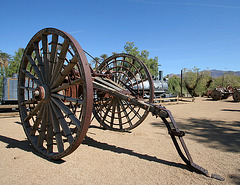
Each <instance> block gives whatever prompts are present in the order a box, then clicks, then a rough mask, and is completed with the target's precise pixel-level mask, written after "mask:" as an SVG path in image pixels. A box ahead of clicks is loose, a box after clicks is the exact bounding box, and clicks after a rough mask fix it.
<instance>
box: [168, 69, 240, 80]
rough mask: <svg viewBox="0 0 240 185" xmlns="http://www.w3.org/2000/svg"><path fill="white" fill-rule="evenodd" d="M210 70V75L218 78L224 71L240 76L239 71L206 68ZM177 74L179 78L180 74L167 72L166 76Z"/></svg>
mask: <svg viewBox="0 0 240 185" xmlns="http://www.w3.org/2000/svg"><path fill="white" fill-rule="evenodd" d="M208 71H210V72H211V76H212V77H213V78H218V77H220V76H223V75H224V74H225V73H234V74H236V75H238V76H240V71H222V70H217V69H212V70H208ZM175 75H176V76H178V77H179V78H181V74H173V73H172V74H168V77H169V78H171V77H173V76H175Z"/></svg>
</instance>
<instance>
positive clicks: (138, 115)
mask: <svg viewBox="0 0 240 185" xmlns="http://www.w3.org/2000/svg"><path fill="white" fill-rule="evenodd" d="M129 108H130V109H131V110H132V111H133V113H134V114H135V115H137V117H138V118H139V119H140V118H141V115H140V114H139V113H138V111H136V110H135V109H134V107H132V105H129Z"/></svg>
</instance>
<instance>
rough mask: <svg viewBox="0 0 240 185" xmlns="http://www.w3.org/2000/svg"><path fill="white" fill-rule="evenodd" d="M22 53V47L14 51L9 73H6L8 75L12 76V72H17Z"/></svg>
mask: <svg viewBox="0 0 240 185" xmlns="http://www.w3.org/2000/svg"><path fill="white" fill-rule="evenodd" d="M23 53H24V48H19V49H18V51H15V55H14V56H13V60H12V61H11V63H10V65H9V74H8V75H9V76H12V74H13V73H18V72H19V67H20V63H21V60H22V56H23Z"/></svg>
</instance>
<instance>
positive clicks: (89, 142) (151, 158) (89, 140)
mask: <svg viewBox="0 0 240 185" xmlns="http://www.w3.org/2000/svg"><path fill="white" fill-rule="evenodd" d="M82 144H84V145H87V146H90V147H94V148H98V149H101V150H107V151H111V152H115V153H118V154H127V155H130V156H135V157H138V158H140V159H144V160H147V161H151V162H157V163H161V164H164V165H168V166H173V167H177V168H181V169H187V170H189V171H191V172H193V171H194V170H193V169H192V168H190V167H189V166H187V165H184V164H181V163H175V162H170V161H167V160H163V159H159V158H157V157H154V156H150V155H146V154H140V153H137V152H134V151H133V150H130V149H126V148H122V147H117V146H115V145H110V144H107V143H103V142H100V141H96V140H94V139H93V138H91V137H88V136H86V137H85V140H84V141H83V143H82ZM196 173H197V172H196Z"/></svg>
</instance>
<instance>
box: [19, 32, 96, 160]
mask: <svg viewBox="0 0 240 185" xmlns="http://www.w3.org/2000/svg"><path fill="white" fill-rule="evenodd" d="M18 100H19V112H20V116H21V122H22V124H23V128H24V131H25V133H26V135H27V138H28V140H29V141H30V143H31V144H32V146H33V147H34V148H35V149H36V150H37V151H38V152H39V153H41V154H42V155H44V156H45V157H47V158H50V159H60V158H62V157H64V156H66V155H68V154H70V153H71V152H73V151H74V150H75V149H76V148H77V147H78V146H79V145H80V143H81V142H82V140H83V139H84V137H85V135H86V132H87V130H88V127H89V124H90V119H91V114H92V106H93V85H92V77H91V73H90V68H89V64H88V62H87V59H86V56H85V54H84V52H83V50H82V49H81V47H80V45H79V44H78V43H77V41H76V40H75V39H74V38H73V37H72V36H70V35H69V34H67V33H65V32H63V31H61V30H57V29H54V28H46V29H43V30H41V31H39V32H38V33H37V34H36V35H34V36H33V38H32V39H31V40H30V42H29V43H28V45H27V47H26V49H25V51H24V54H23V57H22V61H21V65H20V71H19V81H18Z"/></svg>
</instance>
